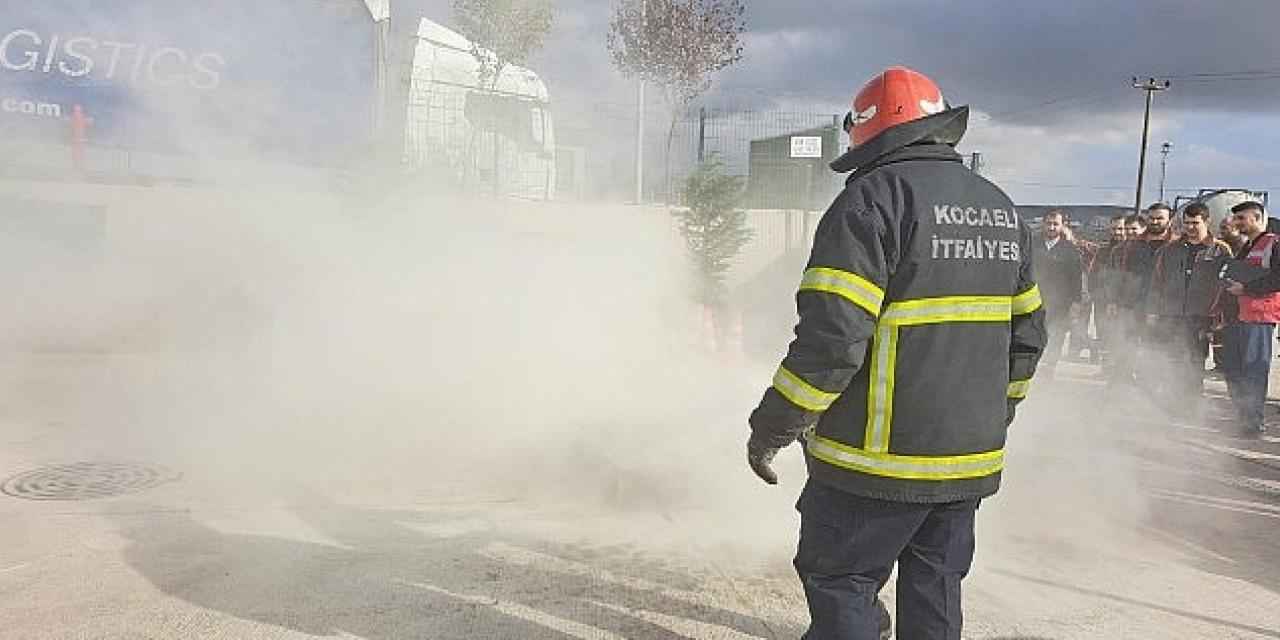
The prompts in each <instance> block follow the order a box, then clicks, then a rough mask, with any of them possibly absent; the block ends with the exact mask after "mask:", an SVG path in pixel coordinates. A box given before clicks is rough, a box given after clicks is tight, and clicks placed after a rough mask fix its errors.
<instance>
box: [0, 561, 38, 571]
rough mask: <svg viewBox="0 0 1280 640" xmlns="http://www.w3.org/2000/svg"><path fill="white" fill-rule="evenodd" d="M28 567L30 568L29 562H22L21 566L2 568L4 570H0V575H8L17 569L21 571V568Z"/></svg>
mask: <svg viewBox="0 0 1280 640" xmlns="http://www.w3.org/2000/svg"><path fill="white" fill-rule="evenodd" d="M29 566H31V563H30V562H24V563H22V564H15V565H13V566H12V567H6V568H4V569H0V573H9V572H10V571H17V570H18V569H22V568H25V567H29Z"/></svg>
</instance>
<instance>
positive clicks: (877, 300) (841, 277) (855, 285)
mask: <svg viewBox="0 0 1280 640" xmlns="http://www.w3.org/2000/svg"><path fill="white" fill-rule="evenodd" d="M800 290H801V291H823V292H826V293H831V294H835V295H838V296H840V297H842V298H844V299H846V300H848V301H849V302H852V303H853V304H855V305H857V306H858V307H860V308H862V309H863V310H865V311H866V312H867V313H869V314H871V316H872V317H876V316H879V315H880V307H881V306H882V305H883V304H884V290H883V289H881V288H880V287H877V286H876V285H874V284H872V283H871V282H870V281H869V280H867V279H866V278H863V277H862V276H859V275H857V274H855V273H850V272H848V271H841V270H839V269H829V268H826V267H814V268H812V269H808V270H806V271H805V272H804V278H803V279H802V280H801V281H800Z"/></svg>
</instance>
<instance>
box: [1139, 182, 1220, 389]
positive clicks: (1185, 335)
mask: <svg viewBox="0 0 1280 640" xmlns="http://www.w3.org/2000/svg"><path fill="white" fill-rule="evenodd" d="M1209 221H1210V216H1209V208H1208V207H1206V206H1205V205H1204V204H1201V203H1199V202H1195V203H1192V204H1189V205H1187V207H1186V209H1184V210H1183V212H1182V237H1180V238H1179V239H1177V240H1174V241H1172V242H1170V243H1168V244H1166V245H1164V246H1163V247H1161V248H1160V250H1159V251H1157V252H1156V264H1155V267H1154V269H1153V270H1152V275H1151V293H1150V295H1148V296H1147V315H1148V317H1149V318H1150V320H1151V322H1149V324H1150V325H1151V326H1152V328H1153V333H1154V335H1157V336H1160V337H1161V338H1162V340H1161V341H1160V345H1159V346H1161V347H1163V348H1164V351H1165V355H1166V356H1167V357H1168V359H1169V360H1170V361H1171V362H1172V364H1173V366H1172V367H1171V368H1170V369H1169V370H1168V371H1166V372H1164V373H1165V374H1166V375H1165V376H1164V379H1165V380H1167V381H1168V383H1167V384H1163V385H1160V388H1159V390H1158V391H1159V392H1161V395H1163V396H1164V397H1163V398H1161V400H1163V404H1165V406H1167V407H1169V408H1170V409H1172V410H1173V411H1175V412H1176V413H1178V414H1185V413H1186V412H1187V411H1188V410H1192V409H1194V408H1195V406H1196V405H1197V404H1198V403H1199V400H1200V396H1201V394H1202V393H1203V392H1204V361H1205V358H1206V357H1207V356H1208V354H1209V331H1210V320H1209V317H1210V315H1211V308H1212V306H1213V304H1214V302H1215V300H1216V299H1217V296H1218V293H1219V290H1220V288H1221V285H1220V284H1219V281H1218V272H1219V270H1220V269H1221V268H1222V265H1223V263H1224V262H1225V261H1226V260H1228V259H1230V257H1231V248H1230V247H1228V246H1227V245H1226V243H1223V242H1221V241H1218V240H1214V239H1213V236H1212V235H1211V234H1210V233H1209Z"/></svg>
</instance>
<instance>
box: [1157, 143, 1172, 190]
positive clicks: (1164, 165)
mask: <svg viewBox="0 0 1280 640" xmlns="http://www.w3.org/2000/svg"><path fill="white" fill-rule="evenodd" d="M1170 151H1173V143H1171V142H1167V141H1166V142H1165V143H1164V144H1162V145H1160V156H1161V157H1160V202H1164V201H1165V199H1164V178H1165V175H1167V174H1168V171H1169V152H1170Z"/></svg>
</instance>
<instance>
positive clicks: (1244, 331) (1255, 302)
mask: <svg viewBox="0 0 1280 640" xmlns="http://www.w3.org/2000/svg"><path fill="white" fill-rule="evenodd" d="M1231 217H1232V221H1233V222H1234V223H1235V226H1236V228H1237V229H1239V231H1240V233H1241V234H1242V235H1244V236H1245V237H1246V238H1247V239H1248V240H1247V241H1246V242H1245V245H1244V246H1243V247H1241V249H1240V252H1239V253H1237V254H1236V257H1237V258H1238V259H1240V260H1243V261H1245V262H1246V263H1248V265H1249V266H1251V267H1255V268H1259V269H1264V270H1265V272H1264V273H1263V274H1261V275H1260V276H1259V277H1257V278H1254V279H1250V280H1249V281H1248V282H1236V281H1229V282H1228V286H1227V293H1230V294H1231V295H1233V296H1235V297H1236V301H1237V303H1238V304H1239V309H1240V310H1239V315H1238V317H1237V321H1236V322H1228V324H1227V325H1226V327H1224V329H1223V336H1222V342H1223V344H1222V356H1223V363H1222V365H1223V372H1222V373H1223V376H1224V377H1225V378H1226V379H1227V390H1228V391H1229V392H1230V394H1231V400H1232V402H1233V403H1234V404H1235V406H1236V412H1237V413H1238V414H1239V417H1240V421H1241V425H1240V426H1241V430H1242V432H1243V435H1245V436H1260V435H1262V434H1263V433H1265V432H1266V426H1265V424H1264V422H1263V412H1264V409H1265V408H1266V402H1267V387H1268V382H1269V380H1270V378H1271V340H1272V338H1273V337H1274V335H1275V328H1276V322H1280V257H1278V256H1276V238H1277V236H1276V235H1275V234H1274V233H1271V232H1269V231H1267V214H1266V209H1265V207H1264V206H1263V205H1262V203H1261V202H1254V201H1246V202H1241V203H1240V204H1238V205H1236V206H1234V207H1232V208H1231Z"/></svg>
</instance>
